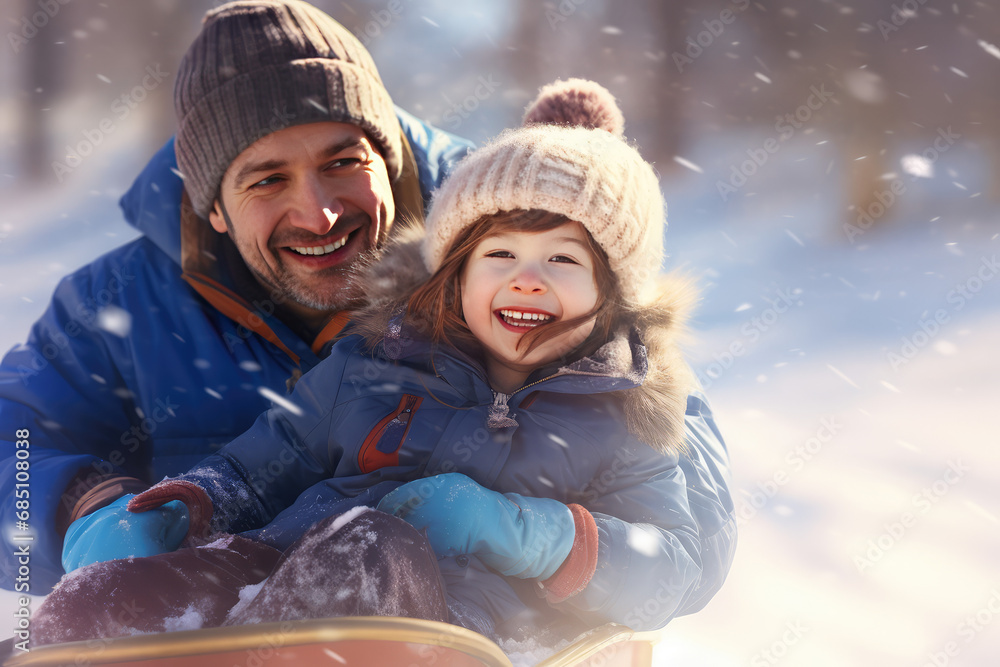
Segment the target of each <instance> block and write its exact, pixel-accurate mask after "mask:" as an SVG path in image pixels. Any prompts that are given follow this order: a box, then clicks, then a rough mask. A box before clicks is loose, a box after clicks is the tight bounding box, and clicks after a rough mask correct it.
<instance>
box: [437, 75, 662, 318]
mask: <svg viewBox="0 0 1000 667" xmlns="http://www.w3.org/2000/svg"><path fill="white" fill-rule="evenodd" d="M525 122H526V123H527V125H526V126H525V127H521V128H518V129H516V130H507V131H505V132H503V133H502V134H501V135H500V136H498V137H497V138H496V139H494V140H493V141H491V142H490V143H488V144H486V145H485V146H483V147H482V148H480V149H478V150H476V151H475V152H473V153H472V154H471V155H469V156H468V157H466V158H465V159H464V160H462V162H461V163H460V164H459V165H458V166H457V167H456V169H455V171H454V172H453V173H452V175H451V176H450V177H449V178H448V179H447V180H446V181H445V183H444V185H443V186H442V187H441V188H440V189H439V190H438V191H437V192H436V193H435V195H434V200H433V202H432V204H431V210H430V213H429V214H428V218H427V223H426V227H427V237H426V239H425V241H424V247H423V256H424V263H425V264H426V265H427V268H428V270H430V271H431V273H433V272H434V271H436V270H437V268H438V267H439V266H441V262H442V261H443V258H444V253H445V252H447V250H448V249H449V248H450V247H451V245H452V243H454V241H455V239H456V237H457V236H458V235H459V233H460V232H461V231H462V230H464V229H465V228H466V227H468V226H469V225H471V224H472V223H474V222H475V221H476V220H478V219H479V218H480V217H482V216H484V215H493V214H496V213H499V212H501V211H514V210H518V209H523V210H528V209H542V210H544V211H549V212H552V213H559V214H562V215H565V216H566V217H567V218H570V219H571V220H576V221H578V222H580V223H581V224H582V225H583V226H584V228H585V229H586V230H587V231H588V232H590V234H591V236H593V237H594V240H595V241H597V243H598V245H600V246H601V248H603V249H604V251H605V252H606V253H607V255H608V259H609V260H610V263H611V270H612V271H613V272H614V274H615V275H616V276H617V277H618V281H619V284H620V287H621V292H622V297H623V298H624V300H625V302H626V303H627V304H630V305H638V304H642V303H645V302H646V301H647V299H648V296H649V291H650V290H651V288H652V286H653V283H654V282H655V277H656V274H657V273H658V272H659V270H660V265H661V264H662V262H663V231H664V229H665V227H666V215H665V211H666V209H665V205H664V202H663V195H662V194H661V193H660V185H659V181H658V180H657V178H656V174H655V173H654V172H653V168H652V167H651V166H650V165H649V163H647V162H646V161H645V160H643V159H642V156H640V155H639V153H638V151H636V150H635V149H634V148H632V147H631V146H629V145H628V144H627V143H625V141H624V139H622V138H621V134H622V125H623V121H622V115H621V111H619V109H618V105H617V104H616V103H615V100H614V97H613V96H612V95H611V93H609V92H608V91H607V90H606V89H605V88H603V87H602V86H600V85H598V84H596V83H594V82H592V81H585V80H582V79H570V80H568V81H557V82H556V83H554V84H551V85H549V86H546V87H544V88H542V90H541V91H540V92H539V96H538V98H537V99H536V100H535V101H534V102H533V103H532V104H531V105H530V106H529V107H528V111H527V112H526V113H525ZM567 123H568V124H571V125H573V126H568V125H566V124H567Z"/></svg>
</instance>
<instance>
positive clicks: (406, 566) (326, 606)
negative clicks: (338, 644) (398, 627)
mask: <svg viewBox="0 0 1000 667" xmlns="http://www.w3.org/2000/svg"><path fill="white" fill-rule="evenodd" d="M335 616H407V617H411V618H423V619H428V620H436V621H447V620H448V607H447V604H446V602H445V594H444V588H443V585H442V583H441V575H440V572H439V570H438V567H437V560H436V558H435V556H434V552H433V551H432V550H431V547H430V544H429V543H428V542H427V539H426V538H425V537H424V536H423V535H422V534H420V533H418V532H417V531H416V530H415V529H414V528H413V527H412V526H410V525H409V524H408V523H406V522H405V521H402V520H401V519H398V518H396V517H394V516H391V515H389V514H385V513H383V512H378V511H374V510H372V511H366V512H363V513H361V514H360V515H358V516H356V517H354V518H353V519H351V520H350V521H347V522H346V523H344V522H343V521H342V520H340V517H330V518H328V519H325V520H323V521H321V522H319V523H317V524H316V525H314V526H313V527H312V528H310V529H309V530H308V531H307V532H306V533H305V534H304V535H303V536H302V537H301V538H299V540H298V541H296V542H295V543H294V544H293V545H292V546H291V547H289V548H288V550H287V551H286V552H285V553H284V554H282V553H281V552H279V551H277V550H276V549H273V548H271V547H269V546H267V545H264V544H260V543H258V542H253V541H251V540H247V539H244V538H241V537H238V536H224V537H221V538H220V539H218V540H216V541H215V542H213V543H211V544H207V545H205V546H199V547H191V548H183V549H179V550H177V551H174V552H171V553H165V554H160V555H158V556H151V557H148V558H135V559H124V560H114V561H108V562H104V563H95V564H93V565H89V566H87V567H83V568H80V569H79V570H76V571H75V572H73V573H71V574H69V575H67V576H66V577H64V578H63V579H62V581H60V583H59V585H58V586H56V588H55V589H54V590H53V591H52V593H50V594H49V596H48V597H47V598H46V600H45V602H44V603H43V604H42V605H41V607H39V609H38V610H37V612H36V613H35V616H34V617H33V618H32V637H31V639H32V645H33V646H41V645H44V644H53V643H58V642H67V641H79V640H87V639H98V638H111V637H121V636H128V635H134V634H139V633H142V634H146V633H159V632H171V631H175V630H191V629H197V628H203V627H218V626H222V625H247V624H256V623H267V622H273V621H293V620H301V619H308V618H327V617H335Z"/></svg>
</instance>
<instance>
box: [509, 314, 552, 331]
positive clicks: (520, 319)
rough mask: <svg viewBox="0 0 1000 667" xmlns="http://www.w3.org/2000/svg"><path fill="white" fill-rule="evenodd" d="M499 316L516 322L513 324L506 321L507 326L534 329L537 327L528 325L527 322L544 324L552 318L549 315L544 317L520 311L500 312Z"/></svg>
mask: <svg viewBox="0 0 1000 667" xmlns="http://www.w3.org/2000/svg"><path fill="white" fill-rule="evenodd" d="M500 314H501V315H503V317H504V318H505V319H507V320H517V321H514V322H510V321H508V324H515V325H517V326H522V327H535V326H538V325H537V324H528V322H529V321H531V322H545V321H548V320H550V319H551V318H552V316H551V315H545V314H543V313H524V312H521V311H520V310H501V311H500Z"/></svg>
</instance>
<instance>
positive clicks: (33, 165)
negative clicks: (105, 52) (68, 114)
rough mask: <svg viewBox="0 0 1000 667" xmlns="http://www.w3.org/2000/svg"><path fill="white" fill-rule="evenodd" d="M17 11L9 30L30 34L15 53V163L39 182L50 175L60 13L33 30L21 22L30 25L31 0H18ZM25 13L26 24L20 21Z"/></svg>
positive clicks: (33, 9) (33, 6)
mask: <svg viewBox="0 0 1000 667" xmlns="http://www.w3.org/2000/svg"><path fill="white" fill-rule="evenodd" d="M17 4H18V10H19V11H18V12H17V22H18V25H17V28H16V29H15V30H13V31H12V32H15V33H16V34H19V35H22V36H23V35H25V34H28V35H31V37H30V38H29V39H27V42H26V43H19V46H20V50H19V51H18V53H17V54H16V55H15V57H16V58H17V68H18V70H19V71H20V73H21V83H20V90H19V94H18V102H19V104H18V109H17V121H16V123H17V128H18V130H17V137H18V167H19V170H20V172H21V175H22V177H23V178H24V179H25V180H28V181H30V182H31V183H39V182H41V181H43V180H45V179H46V178H47V177H48V176H51V173H50V168H49V165H50V164H51V162H52V160H53V159H54V157H53V147H52V141H51V139H52V133H51V124H52V113H51V111H50V110H51V109H52V108H53V106H54V104H55V100H56V99H57V98H58V96H59V90H58V87H59V85H60V83H61V77H60V76H59V74H58V67H57V63H58V55H59V54H58V51H57V49H59V47H58V46H56V45H54V42H55V41H57V38H55V37H54V35H55V34H57V30H58V25H59V24H60V23H62V21H60V14H61V12H60V13H58V14H56V15H55V16H54V17H52V18H50V19H49V21H48V23H46V24H45V25H43V26H42V27H41V28H37V27H36V32H34V33H32V32H30V31H27V30H26V31H23V32H22V26H24V25H31V26H32V27H35V26H34V24H32V23H31V20H32V17H33V15H34V14H35V13H37V12H39V7H38V5H37V4H36V3H35V2H33V1H32V0H20V2H18V3H17ZM23 17H27V21H28V24H24V18H23Z"/></svg>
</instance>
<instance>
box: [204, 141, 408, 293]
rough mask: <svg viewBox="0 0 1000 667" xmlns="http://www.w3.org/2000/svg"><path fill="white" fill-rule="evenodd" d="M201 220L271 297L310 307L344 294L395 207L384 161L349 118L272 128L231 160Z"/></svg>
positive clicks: (388, 223)
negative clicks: (228, 243)
mask: <svg viewBox="0 0 1000 667" xmlns="http://www.w3.org/2000/svg"><path fill="white" fill-rule="evenodd" d="M220 198H221V200H222V205H223V206H224V207H225V211H226V212H227V213H228V214H229V223H230V224H227V221H226V219H225V216H224V215H223V210H222V208H221V207H220V205H219V202H218V201H216V203H215V207H214V208H213V210H212V212H211V213H209V222H211V224H212V227H213V228H214V229H215V230H216V231H217V232H220V233H227V232H228V234H229V236H230V237H231V238H232V240H233V242H234V243H235V244H236V247H237V249H239V252H240V255H242V257H243V261H245V262H246V264H247V266H248V267H249V268H250V270H251V271H252V272H253V274H254V276H255V277H256V278H257V280H258V282H260V283H261V284H262V285H263V286H264V288H265V289H267V290H268V291H269V292H270V293H271V294H272V295H273V296H274V297H275V298H276V299H281V300H286V299H287V300H290V301H292V302H294V303H296V304H299V305H300V306H304V307H305V308H306V309H309V310H313V311H333V310H337V309H339V308H341V307H342V306H343V305H344V303H345V302H346V300H347V296H348V295H347V294H346V293H345V287H346V282H347V275H348V271H349V270H350V268H351V266H352V265H353V264H354V262H356V261H357V260H358V258H359V257H361V256H362V255H363V254H365V253H367V252H370V251H372V250H374V249H375V248H376V247H377V246H378V245H380V244H381V243H382V241H384V239H385V238H386V236H387V235H388V233H389V228H390V227H391V226H392V222H393V218H394V215H395V208H394V206H393V199H392V190H391V187H390V184H389V175H388V173H387V171H386V166H385V160H383V159H382V156H381V155H380V154H379V153H378V151H377V150H376V149H375V146H374V145H373V144H372V143H371V141H370V140H369V139H368V136H367V135H366V134H365V132H364V130H362V129H361V128H360V127H358V126H357V125H351V124H348V123H333V122H323V123H311V124H308V125H297V126H294V127H289V128H286V129H284V130H279V131H277V132H274V133H272V134H269V135H267V136H266V137H263V138H262V139H260V140H258V141H257V142H255V143H254V144H253V145H251V146H250V147H249V148H247V149H246V150H245V151H243V152H242V153H240V155H239V156H238V157H237V158H236V159H235V160H233V162H232V164H230V165H229V169H228V170H226V173H225V175H224V176H223V178H222V186H221V189H220Z"/></svg>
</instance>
